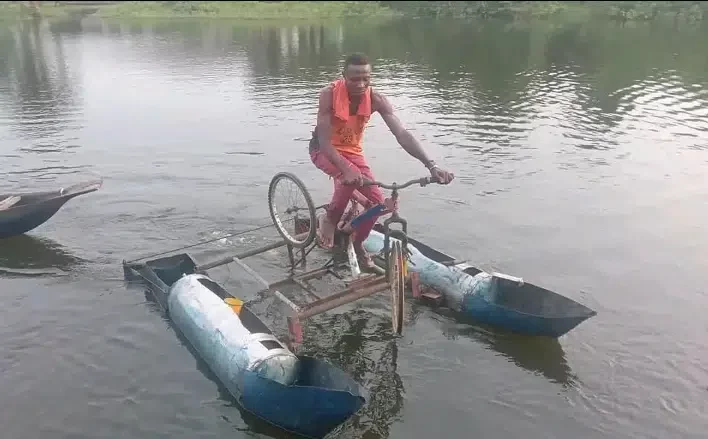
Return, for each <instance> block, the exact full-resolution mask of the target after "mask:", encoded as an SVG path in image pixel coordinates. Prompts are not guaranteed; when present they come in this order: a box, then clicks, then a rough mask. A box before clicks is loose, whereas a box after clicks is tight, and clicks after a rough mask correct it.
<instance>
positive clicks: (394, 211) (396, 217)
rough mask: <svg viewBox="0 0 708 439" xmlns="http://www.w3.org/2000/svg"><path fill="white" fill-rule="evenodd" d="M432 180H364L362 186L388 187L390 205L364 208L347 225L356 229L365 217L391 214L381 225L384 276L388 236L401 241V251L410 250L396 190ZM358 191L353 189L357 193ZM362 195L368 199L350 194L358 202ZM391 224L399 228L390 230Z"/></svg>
mask: <svg viewBox="0 0 708 439" xmlns="http://www.w3.org/2000/svg"><path fill="white" fill-rule="evenodd" d="M431 182H432V179H431V177H423V178H418V179H414V180H410V181H408V182H406V183H403V184H401V185H398V184H396V183H395V182H394V183H393V184H392V185H387V184H385V183H381V182H378V181H366V182H364V186H379V187H381V188H384V189H390V190H391V202H392V206H391V208H390V209H388V210H387V209H386V206H385V204H376V205H374V206H372V207H370V208H368V209H366V210H365V211H364V212H362V213H360V214H359V215H357V216H356V217H355V218H354V219H353V220H351V221H350V223H349V227H351V228H352V229H356V227H357V226H358V225H359V224H360V223H361V222H362V221H363V220H365V219H368V218H371V217H373V216H382V215H386V214H388V213H390V214H391V216H389V217H388V218H386V219H385V220H384V223H383V227H384V248H383V251H384V261H386V262H385V266H386V276H388V275H389V266H388V255H389V250H390V238H391V237H394V238H396V239H398V240H399V241H401V244H402V245H401V247H402V249H403V251H404V252H405V254H406V256H409V255H410V252H409V250H408V221H407V220H406V219H405V218H403V217H402V216H400V214H399V213H398V191H399V190H401V189H405V188H407V187H408V186H411V185H413V184H416V183H417V184H419V185H420V186H426V185H428V184H430V183H431ZM357 192H358V191H355V193H357ZM360 197H363V198H364V199H366V200H368V198H366V197H364V196H363V195H362V194H361V193H358V194H357V195H353V196H352V201H355V202H357V203H359V204H362V205H363V203H361V198H360ZM392 224H400V225H401V230H391V225H392Z"/></svg>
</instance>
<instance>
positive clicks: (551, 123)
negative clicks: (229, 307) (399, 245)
mask: <svg viewBox="0 0 708 439" xmlns="http://www.w3.org/2000/svg"><path fill="white" fill-rule="evenodd" d="M707 37H708V32H706V30H705V29H699V28H689V27H671V26H658V25H627V26H624V27H621V26H619V25H612V24H606V23H592V22H590V23H587V22H586V23H554V24H551V23H534V24H530V25H529V24H523V23H517V24H503V23H485V24H465V23H462V22H444V23H429V22H425V21H411V22H396V23H371V22H369V23H348V24H344V25H340V24H331V23H328V24H319V23H315V24H299V25H283V24H273V23H270V24H263V23H258V22H252V23H248V24H239V23H233V22H229V21H218V20H215V21H207V22H199V21H184V20H178V21H163V22H151V23H137V24H136V23H125V22H124V23H119V22H118V23H113V22H102V21H100V20H98V19H94V18H87V19H84V20H83V21H67V22H54V23H47V22H43V23H30V22H26V23H23V24H21V25H19V24H18V25H14V24H13V25H2V26H0V54H1V55H2V56H0V160H1V162H0V163H2V167H1V168H0V169H1V170H2V175H3V178H2V179H0V192H9V191H15V190H39V189H54V188H57V187H60V186H66V185H68V184H71V183H75V182H79V181H82V180H86V179H93V178H96V177H102V178H103V179H104V186H103V188H102V189H101V190H100V191H99V192H96V193H93V194H90V195H86V196H83V197H80V198H78V199H76V200H73V201H71V202H70V203H69V204H67V205H66V206H65V207H64V209H62V210H61V211H60V212H59V213H58V214H57V215H56V216H55V217H54V218H53V219H52V220H51V221H49V222H48V223H46V224H45V225H43V226H41V227H40V228H38V229H36V230H35V231H33V232H31V233H29V234H28V235H26V236H24V237H21V238H19V239H12V240H5V241H2V242H0V276H1V277H0V292H1V294H2V298H3V304H4V306H3V307H2V308H1V309H0V370H1V371H2V374H0V425H2V426H3V434H2V436H3V438H8V439H15V438H45V437H46V438H48V437H51V438H53V439H59V438H81V437H91V438H102V437H106V438H109V437H110V438H115V437H126V438H128V437H130V438H133V437H135V438H144V437H150V438H160V437H165V438H167V437H169V438H190V439H194V438H216V437H227V436H228V437H233V438H246V437H276V438H280V437H287V435H285V434H283V433H280V432H278V431H274V430H272V429H271V428H269V427H267V426H265V425H263V424H262V423H259V422H257V421H254V420H252V419H251V418H249V417H248V416H246V415H245V414H243V413H242V412H241V411H239V409H238V408H237V407H236V406H235V405H234V403H233V402H232V401H231V400H230V398H229V397H228V396H227V395H226V394H225V393H224V392H223V391H221V390H220V389H219V387H218V386H217V384H216V383H215V382H214V380H213V377H212V376H211V375H210V374H209V372H208V371H207V370H205V368H204V366H203V365H202V364H201V363H199V362H198V361H197V360H196V359H195V358H194V357H193V356H192V354H191V353H190V352H189V350H188V349H187V348H186V347H185V346H184V345H183V344H182V343H181V342H180V340H179V338H178V337H177V336H176V334H175V332H174V330H173V329H172V328H171V327H170V325H169V324H168V322H167V321H166V320H165V319H164V317H163V316H162V315H161V314H160V313H159V310H158V309H157V308H156V307H155V305H154V304H152V303H151V302H149V301H148V300H147V298H146V295H145V294H144V292H143V291H142V290H140V289H133V288H128V287H126V285H125V284H124V282H123V281H122V269H121V261H122V260H123V259H133V258H137V257H140V256H143V255H146V254H150V253H155V252H160V251H163V250H169V249H172V248H176V247H179V246H181V245H187V244H191V243H195V242H198V241H200V240H208V239H214V238H218V237H220V236H224V234H226V233H228V232H232V231H238V230H245V229H247V228H249V227H255V226H257V225H260V224H267V223H268V222H269V220H268V219H267V217H268V213H267V203H266V196H267V187H268V183H269V181H270V179H271V177H272V176H273V175H274V174H275V173H276V172H278V171H283V170H287V171H291V172H295V173H296V174H297V175H298V176H300V177H301V178H302V179H303V180H305V181H306V182H307V185H308V187H309V188H310V191H311V192H312V193H313V196H314V198H315V200H316V202H317V203H320V202H324V201H326V198H327V195H328V191H329V189H330V187H331V186H330V182H329V181H328V180H327V178H326V177H325V176H324V175H322V174H321V173H320V172H319V171H318V170H317V169H315V168H314V167H313V166H312V164H311V163H310V162H309V159H308V156H307V150H306V148H307V139H308V137H309V134H310V130H311V129H312V127H313V124H314V115H315V111H316V92H317V90H318V89H319V88H320V87H322V86H323V85H324V84H326V83H327V82H328V81H330V80H332V79H334V78H336V76H337V72H338V69H339V65H338V62H339V61H340V60H341V58H342V57H343V55H344V54H346V53H348V52H350V51H364V52H366V53H367V54H368V55H369V56H370V57H371V58H372V59H373V60H374V70H375V78H374V86H375V87H376V88H378V89H379V90H381V91H382V92H384V93H385V94H386V95H388V96H389V98H390V100H391V101H392V102H393V104H394V106H395V107H396V109H397V112H398V115H399V117H400V118H401V119H402V121H403V122H404V123H405V124H406V125H407V126H408V127H409V128H410V129H411V131H412V132H413V133H414V135H415V136H417V137H418V138H419V139H420V140H421V141H422V142H423V144H424V145H425V147H426V148H427V150H428V151H429V152H430V154H431V155H432V156H433V157H434V158H435V159H437V161H438V163H439V164H442V165H443V166H445V167H447V168H449V169H451V170H453V171H454V172H455V174H456V177H457V178H456V180H455V182H454V184H452V185H450V186H448V187H440V186H435V185H433V186H429V187H426V188H418V189H415V188H412V189H410V190H407V191H406V192H405V193H403V194H402V201H401V202H402V210H403V213H404V214H405V216H406V217H407V218H408V220H409V223H410V226H409V227H410V232H411V234H412V235H414V236H415V237H417V238H419V239H421V240H423V241H425V242H429V243H430V244H432V245H433V246H434V247H437V248H439V249H441V250H443V251H446V252H448V253H451V254H453V255H455V256H458V257H460V258H465V259H468V260H469V261H470V262H471V263H473V264H475V265H478V266H479V267H481V268H485V269H488V270H491V269H494V270H497V271H503V272H506V273H510V274H513V275H516V276H521V277H523V278H524V279H526V280H529V281H532V282H533V283H535V284H538V285H542V286H544V287H546V288H550V289H552V290H555V291H557V292H560V293H562V294H564V295H567V296H568V297H571V298H573V299H575V300H578V301H580V302H581V303H584V304H586V305H588V306H590V307H591V308H593V309H595V310H596V311H597V312H598V315H597V316H596V317H594V318H592V319H590V320H589V321H587V322H585V323H583V324H582V325H580V326H579V327H577V328H576V329H575V330H573V331H572V332H571V333H570V334H568V335H566V336H564V337H563V338H561V339H560V340H558V341H550V340H537V339H533V338H528V337H520V336H513V335H509V334H506V333H504V332H501V331H495V330H491V329H489V328H486V327H480V326H476V325H471V324H468V323H464V322H458V321H456V320H455V319H454V318H452V317H451V316H449V315H446V314H445V313H443V312H441V311H436V310H434V309H432V308H429V307H426V306H421V305H418V304H413V303H408V304H407V305H406V307H407V310H406V322H405V329H404V331H405V332H404V336H403V337H402V338H400V339H398V340H394V339H393V338H392V337H391V336H390V335H389V332H390V331H389V328H390V317H389V316H388V314H387V312H388V311H387V310H388V300H387V298H386V297H385V296H383V295H382V296H381V297H376V298H373V299H370V300H367V301H364V302H360V303H359V304H357V305H356V306H352V307H350V308H349V309H348V311H347V312H346V313H345V312H343V311H344V310H338V311H333V312H329V313H327V314H325V315H323V316H320V317H318V318H315V319H313V320H312V321H311V322H310V326H309V327H308V338H309V341H308V345H307V349H308V350H310V351H311V352H312V353H314V354H316V355H318V356H321V357H324V358H327V359H328V360H330V361H332V362H334V363H335V364H338V365H340V366H341V367H344V368H346V369H347V370H348V371H350V372H351V373H352V374H354V375H355V377H356V378H357V379H358V380H359V381H360V382H361V383H362V384H363V385H364V386H366V388H367V389H368V391H369V393H370V399H369V400H368V402H367V405H366V406H365V407H364V409H363V410H362V411H361V412H360V413H359V415H358V416H356V417H355V418H354V419H352V420H351V421H350V422H348V423H347V424H346V425H345V426H344V427H343V428H342V431H341V432H340V435H339V437H347V438H348V437H357V438H385V437H391V438H404V437H415V438H428V437H475V438H522V437H523V438H525V439H530V438H570V437H573V438H615V439H616V438H678V437H681V438H698V437H704V434H705V431H706V429H708V414H707V413H708V403H707V402H706V401H707V400H708V366H706V364H707V363H708V347H706V336H707V335H708V323H707V322H708V320H706V318H705V310H706V309H707V307H708V296H707V295H706V287H705V285H706V283H708V275H707V274H705V273H706V271H704V269H705V267H704V262H705V254H706V252H707V251H708V239H707V234H706V229H705V224H706V218H707V216H706V214H707V213H708V208H707V207H706V202H707V200H708V184H706V183H705V181H706V180H705V169H706V166H707V165H708V150H707V147H706V145H707V144H708V143H707V142H708V117H707V116H708V73H707V72H708V57H706V55H705V54H706V53H708V38H707ZM365 148H366V150H367V151H368V154H369V157H370V162H371V165H372V167H373V169H374V172H375V173H376V174H377V176H378V177H379V179H381V180H386V181H393V180H398V181H401V180H402V179H408V178H413V177H417V176H422V175H424V174H425V173H424V171H425V170H424V169H423V168H422V167H421V166H420V165H419V164H418V163H417V162H416V161H415V160H414V159H412V158H410V157H408V156H407V155H406V153H405V152H404V151H403V150H402V149H400V148H399V147H398V145H397V144H396V142H395V139H394V138H393V136H392V135H391V134H390V133H388V132H387V129H386V127H385V125H384V124H383V122H382V121H381V119H380V117H378V116H375V117H374V118H373V119H372V122H371V124H370V128H369V129H368V131H367V134H366V139H365ZM275 238H276V235H275V232H274V231H266V232H265V233H260V234H253V235H247V236H243V237H234V238H229V239H226V240H223V241H217V242H216V243H214V244H213V245H212V246H211V250H210V251H214V252H215V251H217V250H221V251H229V250H230V251H235V250H239V249H241V248H245V247H247V246H252V245H255V244H258V243H261V242H266V241H269V240H273V239H275ZM260 261H261V263H262V264H263V266H264V267H265V268H268V269H267V270H265V269H264V270H265V271H264V272H266V273H268V276H269V278H270V279H271V280H275V279H276V278H277V277H278V274H279V273H280V274H281V275H282V274H283V273H282V267H284V266H285V261H286V259H285V256H284V254H283V253H282V252H272V253H271V254H269V255H267V256H264V257H263V258H261V259H260ZM258 264H259V260H258V259H256V260H255V261H253V262H252V265H254V266H255V267H256V268H259V266H258ZM279 270H280V271H279ZM219 273H220V276H221V278H223V279H225V280H224V282H228V283H229V285H230V286H229V288H237V289H238V288H240V290H239V293H241V294H243V296H244V297H246V298H249V294H250V293H249V291H250V292H253V291H255V289H256V288H257V284H255V283H252V281H249V280H248V278H247V277H246V275H245V274H243V272H240V271H239V269H238V268H228V269H222V271H221V272H219ZM269 323H270V322H269ZM701 432H704V433H701Z"/></svg>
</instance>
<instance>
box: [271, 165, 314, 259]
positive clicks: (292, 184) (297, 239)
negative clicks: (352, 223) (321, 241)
mask: <svg viewBox="0 0 708 439" xmlns="http://www.w3.org/2000/svg"><path fill="white" fill-rule="evenodd" d="M283 186H288V187H289V189H288V190H287V192H288V194H289V195H290V198H289V200H288V201H286V202H285V208H284V209H278V203H277V202H276V201H277V200H276V195H278V190H279V189H281V188H282V187H283ZM293 195H294V197H293ZM293 198H294V199H293ZM268 209H269V210H270V217H271V219H272V220H273V225H275V228H276V230H278V233H279V234H280V236H282V237H283V239H285V240H286V241H287V242H288V243H289V244H290V245H292V246H293V247H297V248H302V247H307V246H308V245H310V244H311V243H312V241H314V239H315V236H316V234H317V219H316V217H315V203H313V202H312V197H311V196H310V193H309V192H308V191H307V188H305V183H303V182H302V180H300V179H299V178H297V177H296V176H295V175H293V174H291V173H289V172H279V173H277V174H275V176H274V177H273V179H272V180H271V181H270V186H269V187H268ZM293 214H294V215H293ZM286 215H293V217H292V218H290V219H286V218H285V216H286ZM289 223H292V224H289ZM286 224H289V225H291V226H292V232H290V231H288V229H287V228H286ZM303 230H305V231H303Z"/></svg>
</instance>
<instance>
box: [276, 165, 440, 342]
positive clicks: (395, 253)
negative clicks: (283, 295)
mask: <svg viewBox="0 0 708 439" xmlns="http://www.w3.org/2000/svg"><path fill="white" fill-rule="evenodd" d="M288 180H289V181H290V182H292V183H294V185H295V186H296V188H297V189H298V190H299V191H300V192H301V193H302V195H303V198H304V202H305V204H306V207H299V206H297V205H292V206H289V207H288V208H287V209H285V211H284V213H295V214H296V217H295V218H294V223H295V230H294V233H293V234H291V233H289V232H288V230H286V229H285V227H284V221H283V220H281V218H280V215H279V214H278V210H277V206H276V205H275V202H274V194H275V191H276V189H277V187H278V185H279V184H280V183H281V182H284V181H288ZM433 182H436V181H435V180H434V179H433V178H432V177H430V176H427V177H422V178H417V179H413V180H410V181H407V182H406V183H403V184H400V185H399V184H397V183H395V182H394V183H393V184H390V185H389V184H386V183H382V182H379V181H365V182H364V186H370V185H376V186H379V187H381V188H383V189H388V190H390V191H391V197H390V198H388V199H386V200H385V202H384V203H383V204H373V203H371V202H370V201H369V200H368V198H366V197H365V196H364V195H363V194H361V193H360V192H359V191H357V190H355V191H354V192H353V194H352V196H351V198H350V202H351V205H350V207H349V209H348V210H347V212H345V213H344V214H343V215H342V218H347V217H348V216H353V218H351V219H349V220H347V221H345V223H344V224H343V226H342V227H340V228H339V230H340V231H341V232H343V233H345V234H347V235H348V236H349V239H347V241H348V242H347V255H348V259H349V266H350V269H351V271H352V278H353V279H355V280H356V279H357V278H359V276H360V274H361V272H360V270H359V266H358V260H357V257H356V255H355V253H354V248H353V245H352V240H351V238H350V237H351V232H352V231H354V232H355V231H356V228H357V226H358V225H359V224H360V223H361V222H362V221H364V220H366V219H367V218H371V217H372V216H378V217H382V216H384V215H388V214H390V216H389V217H388V218H386V220H384V223H383V229H384V231H383V234H384V248H383V263H384V276H383V278H384V279H386V285H385V287H390V288H391V294H392V298H391V299H392V320H393V326H394V331H395V332H396V333H397V334H400V333H401V332H402V330H403V306H404V292H405V290H404V289H405V283H406V278H407V271H408V270H407V264H408V262H409V256H410V252H409V250H408V235H407V233H408V221H407V220H406V219H405V218H403V217H401V216H400V214H399V211H398V207H399V206H398V192H399V191H400V190H402V189H405V188H407V187H410V186H412V185H414V184H416V183H417V184H418V185H420V186H427V185H428V184H430V183H433ZM367 205H368V207H366V206H367ZM268 206H269V210H270V214H271V218H272V220H273V224H274V225H275V228H276V230H277V231H278V233H279V234H280V236H281V237H282V238H283V239H284V240H285V241H286V242H287V244H288V245H289V246H292V247H295V248H300V249H303V251H304V249H305V248H307V247H308V246H309V245H310V244H312V243H313V241H314V240H315V238H316V235H317V218H316V211H317V210H318V209H322V208H324V207H326V206H327V205H326V204H325V205H321V206H317V207H315V204H314V202H313V201H312V197H311V195H310V193H309V191H308V190H307V188H306V187H305V184H304V183H303V182H302V180H300V179H299V178H298V177H297V176H295V175H293V174H291V173H289V172H280V173H278V174H276V175H275V176H274V177H273V179H272V180H271V183H270V185H269V188H268ZM359 206H362V207H365V210H364V211H363V212H362V213H359V214H357V215H349V213H350V212H356V211H358V209H359ZM302 210H305V211H307V213H306V215H304V217H303V218H299V217H298V216H297V215H298V213H299V212H300V211H302ZM392 224H400V226H401V229H400V230H393V229H392V228H391V225H392ZM313 225H315V226H314V227H313ZM306 228H307V231H305V230H306ZM391 238H395V239H396V241H394V242H393V245H391ZM313 248H314V246H313ZM304 255H305V253H303V258H304ZM291 260H292V259H291ZM380 279H381V278H379V277H376V276H374V277H372V278H368V280H365V281H366V283H364V282H362V285H366V286H368V287H369V288H372V287H373V286H374V285H375V284H376V282H377V281H378V280H380ZM350 288H353V287H350ZM345 291H346V290H345ZM366 292H367V294H366V295H370V294H373V293H375V292H376V291H374V290H373V289H371V290H366ZM343 294H344V292H340V293H337V294H335V296H338V295H343ZM348 294H351V293H348ZM366 295H363V293H362V294H361V295H360V297H358V298H362V297H366ZM358 298H357V299H358ZM357 299H354V300H357ZM343 300H344V299H342V301H341V302H342V303H347V302H343ZM347 300H348V299H347ZM329 309H331V308H329ZM306 314H307V313H306ZM309 315H310V314H307V315H306V317H307V316H309Z"/></svg>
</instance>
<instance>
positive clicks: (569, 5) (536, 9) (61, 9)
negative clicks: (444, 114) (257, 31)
mask: <svg viewBox="0 0 708 439" xmlns="http://www.w3.org/2000/svg"><path fill="white" fill-rule="evenodd" d="M26 3H27V2H12V3H10V2H4V3H2V4H0V18H6V19H7V18H17V17H26V16H31V15H32V14H33V13H34V14H39V15H41V16H43V17H47V18H51V17H71V16H83V15H96V16H100V17H103V18H187V17H195V18H224V19H229V18H230V19H249V20H272V19H296V20H298V19H311V20H313V19H314V20H316V19H328V18H346V17H377V18H387V17H396V16H408V17H439V18H482V19H486V18H498V19H512V20H517V19H525V18H535V19H545V18H564V17H570V18H580V19H589V18H605V19H610V20H617V21H622V22H626V21H654V20H658V19H666V18H669V19H673V20H678V19H681V20H685V21H701V20H704V19H706V18H708V2H701V3H697V2H670V1H664V2H646V1H617V2H570V1H547V2H529V1H510V2H487V1H460V2H432V1H417V2H413V1H379V2H377V1H352V2H344V1H333V2H310V1H302V2H281V1H260V2H259V1H242V2H216V1H211V2H187V1H173V2H155V1H153V2H150V1H145V2H140V1H124V2H103V3H102V2H97V3H94V4H91V3H90V2H86V3H85V4H82V5H76V4H61V3H60V4H58V5H57V4H54V3H53V2H46V3H44V4H43V5H41V6H40V7H39V8H38V9H33V8H30V7H28V6H26V5H25V4H26ZM72 3H74V2H72Z"/></svg>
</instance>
